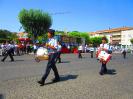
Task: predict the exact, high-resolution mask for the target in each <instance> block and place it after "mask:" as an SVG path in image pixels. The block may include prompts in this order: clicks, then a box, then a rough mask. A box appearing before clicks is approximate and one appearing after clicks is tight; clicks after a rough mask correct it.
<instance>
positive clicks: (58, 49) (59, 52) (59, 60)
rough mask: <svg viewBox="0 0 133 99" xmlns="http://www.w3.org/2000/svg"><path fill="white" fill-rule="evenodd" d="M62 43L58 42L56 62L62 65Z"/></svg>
mask: <svg viewBox="0 0 133 99" xmlns="http://www.w3.org/2000/svg"><path fill="white" fill-rule="evenodd" d="M61 48H62V47H61V43H60V42H58V48H57V53H58V56H57V60H56V62H57V61H58V63H61V57H60V56H61Z"/></svg>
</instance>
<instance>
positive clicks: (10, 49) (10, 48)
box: [1, 42, 14, 62]
mask: <svg viewBox="0 0 133 99" xmlns="http://www.w3.org/2000/svg"><path fill="white" fill-rule="evenodd" d="M4 51H5V55H4V58H3V59H2V60H1V61H2V62H4V61H5V59H6V58H7V56H8V55H9V56H10V58H11V62H13V61H14V58H13V53H14V46H13V44H10V42H7V44H6V46H5V50H4Z"/></svg>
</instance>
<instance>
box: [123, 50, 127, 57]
mask: <svg viewBox="0 0 133 99" xmlns="http://www.w3.org/2000/svg"><path fill="white" fill-rule="evenodd" d="M126 53H127V52H126V49H125V48H124V49H123V50H122V54H123V58H124V59H125V58H126Z"/></svg>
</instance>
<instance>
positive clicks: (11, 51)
mask: <svg viewBox="0 0 133 99" xmlns="http://www.w3.org/2000/svg"><path fill="white" fill-rule="evenodd" d="M8 55H9V56H10V58H11V61H14V58H13V50H9V51H7V53H6V54H5V56H4V58H3V59H2V61H5V59H6V58H7V56H8Z"/></svg>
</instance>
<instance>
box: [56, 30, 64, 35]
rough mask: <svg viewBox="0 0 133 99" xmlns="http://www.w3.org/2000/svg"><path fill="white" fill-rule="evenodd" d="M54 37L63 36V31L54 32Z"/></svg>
mask: <svg viewBox="0 0 133 99" xmlns="http://www.w3.org/2000/svg"><path fill="white" fill-rule="evenodd" d="M55 35H65V33H64V31H55Z"/></svg>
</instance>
